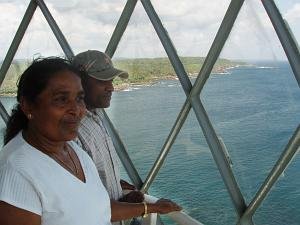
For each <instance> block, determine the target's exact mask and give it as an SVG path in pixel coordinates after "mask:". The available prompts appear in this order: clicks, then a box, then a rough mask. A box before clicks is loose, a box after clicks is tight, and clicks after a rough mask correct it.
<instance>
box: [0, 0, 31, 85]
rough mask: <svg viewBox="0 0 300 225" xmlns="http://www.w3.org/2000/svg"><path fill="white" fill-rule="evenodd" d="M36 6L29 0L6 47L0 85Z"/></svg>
mask: <svg viewBox="0 0 300 225" xmlns="http://www.w3.org/2000/svg"><path fill="white" fill-rule="evenodd" d="M36 7H37V4H36V2H35V1H34V0H32V1H30V3H29V5H28V7H27V9H26V12H25V14H24V17H23V19H22V21H21V23H20V26H19V28H18V30H17V32H16V35H15V37H14V39H13V41H12V43H11V45H10V47H9V49H8V52H7V54H6V56H5V59H4V61H3V63H2V66H1V68H0V85H1V84H2V82H3V80H4V78H5V75H6V73H7V71H8V69H9V67H10V65H11V62H12V61H13V58H14V56H15V54H16V52H17V50H18V47H19V45H20V43H21V41H22V38H23V36H24V34H25V32H26V29H27V27H28V25H29V23H30V21H31V19H32V16H33V14H34V12H35V10H36Z"/></svg>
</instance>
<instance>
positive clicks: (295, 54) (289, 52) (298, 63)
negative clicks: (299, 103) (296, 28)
mask: <svg viewBox="0 0 300 225" xmlns="http://www.w3.org/2000/svg"><path fill="white" fill-rule="evenodd" d="M261 2H262V4H263V6H264V7H265V10H266V11H267V13H268V15H269V18H270V20H271V22H272V24H273V27H274V29H275V31H276V33H277V36H278V38H279V40H280V42H281V45H282V47H283V49H284V51H285V54H286V56H287V58H288V60H289V62H290V65H291V67H292V70H293V72H294V75H295V77H296V80H297V82H298V86H299V87H300V53H299V46H298V44H297V41H296V39H294V37H293V34H292V32H291V30H290V29H289V26H288V24H287V22H285V21H284V20H283V18H282V16H281V14H280V12H279V10H278V8H277V6H276V4H275V3H274V1H273V0H262V1H261Z"/></svg>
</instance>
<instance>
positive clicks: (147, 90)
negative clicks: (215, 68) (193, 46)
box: [0, 62, 300, 225]
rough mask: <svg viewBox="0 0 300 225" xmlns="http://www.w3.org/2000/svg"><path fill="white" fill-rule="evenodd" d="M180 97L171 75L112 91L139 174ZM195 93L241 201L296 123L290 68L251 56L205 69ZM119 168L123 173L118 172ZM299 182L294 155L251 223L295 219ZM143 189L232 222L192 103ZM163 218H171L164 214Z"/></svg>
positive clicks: (298, 217)
mask: <svg viewBox="0 0 300 225" xmlns="http://www.w3.org/2000/svg"><path fill="white" fill-rule="evenodd" d="M194 80H195V79H192V80H191V82H194ZM185 98H186V97H185V93H184V91H183V89H182V87H181V85H180V82H179V81H178V80H167V81H165V80H162V81H159V82H157V83H155V84H152V85H143V86H133V87H131V88H129V89H127V90H124V91H119V92H115V93H114V95H113V98H112V102H111V107H110V108H109V109H108V110H107V112H108V114H109V116H110V118H111V120H112V122H113V124H114V126H115V127H116V128H117V130H118V131H119V134H120V136H121V138H122V140H123V141H124V144H125V146H126V147H127V150H128V152H129V155H130V157H131V159H132V161H133V163H134V165H135V167H136V169H137V171H138V172H139V174H140V176H141V178H142V180H144V179H145V178H146V177H147V175H148V173H149V171H150V169H151V167H152V165H153V163H154V162H155V160H156V158H157V156H158V154H159V152H160V150H161V148H162V146H163V145H164V142H165V140H166V138H167V137H168V135H169V132H170V130H171V127H172V126H173V125H174V123H175V121H176V118H177V116H178V114H179V111H180V109H181V108H182V106H183V104H184V102H185ZM200 99H201V102H202V104H203V106H204V109H205V111H206V113H207V115H208V117H209V119H210V122H211V124H212V126H213V128H214V129H215V131H216V133H217V135H218V136H219V138H221V139H222V140H223V142H224V143H225V145H226V147H227V150H228V153H229V156H230V159H231V161H232V170H233V172H234V175H235V178H236V181H237V182H238V184H239V188H240V189H241V192H242V194H243V196H244V198H245V202H246V204H249V203H250V202H251V200H252V198H253V197H254V196H255V194H256V192H257V191H258V189H259V188H260V186H261V185H262V183H263V182H264V180H265V179H266V177H267V175H268V173H269V172H270V171H271V169H272V167H273V166H274V165H275V163H276V161H277V159H278V157H279V156H280V154H281V153H282V151H283V150H284V148H285V146H286V145H287V143H288V141H289V139H290V138H291V136H292V134H293V133H294V131H295V130H296V128H297V126H298V125H299V121H300V120H299V115H300V91H299V87H298V84H297V81H296V79H295V77H294V75H293V73H292V70H291V68H290V66H289V64H288V63H286V62H276V63H270V62H261V63H258V62H255V63H253V66H243V67H236V68H232V69H230V70H229V71H228V73H227V74H212V75H211V76H210V78H209V79H208V81H207V82H206V84H205V86H204V88H203V90H202V91H201V94H200ZM2 102H3V103H4V105H5V106H6V107H7V108H8V109H11V107H12V106H13V104H14V103H15V99H14V98H2ZM1 123H2V124H0V125H1V126H2V127H4V124H3V122H2V121H1ZM1 141H2V140H1ZM122 174H123V176H124V177H126V174H125V172H124V170H123V172H122ZM299 187H300V159H299V155H296V156H295V157H294V159H293V161H292V162H291V163H290V165H289V167H288V168H287V169H286V170H285V172H284V173H283V174H282V175H281V177H280V179H279V180H278V181H277V182H276V184H275V186H273V188H272V189H271V192H270V194H268V196H267V197H266V199H265V201H264V202H263V204H262V205H260V207H259V208H258V210H257V211H256V213H255V216H254V223H255V224H256V225H260V224H261V225H271V224H272V225H273V224H276V225H299V224H300V213H299V212H300V211H299V208H300V188H299ZM150 194H153V195H155V196H157V197H164V198H170V199H173V200H175V201H176V202H177V203H178V204H180V205H181V206H183V208H184V211H185V212H186V213H188V214H189V215H191V216H192V217H194V218H195V219H197V220H199V221H201V222H202V223H203V224H205V225H220V224H222V225H232V224H236V222H237V216H236V213H235V208H234V206H233V204H232V202H231V198H230V196H229V194H228V192H227V189H226V187H225V185H224V183H223V181H222V178H221V176H220V173H219V171H218V169H217V166H216V163H215V162H214V159H213V157H212V154H211V152H210V148H209V147H208V145H207V142H206V139H205V136H204V135H203V132H202V129H201V126H200V125H199V122H198V120H197V118H196V116H195V113H194V112H193V110H192V109H191V111H190V113H189V115H188V117H187V119H186V121H185V123H184V124H183V127H182V129H181V131H180V132H179V134H178V136H177V138H176V140H175V142H174V144H173V146H172V147H171V149H170V152H169V154H168V156H167V158H166V160H165V162H164V164H163V166H162V168H161V169H160V171H159V173H158V175H157V176H156V178H155V180H154V182H153V183H152V185H151V187H150ZM163 219H164V220H165V221H166V223H167V224H173V223H172V222H171V221H170V220H168V218H167V217H163Z"/></svg>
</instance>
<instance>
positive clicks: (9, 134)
mask: <svg viewBox="0 0 300 225" xmlns="http://www.w3.org/2000/svg"><path fill="white" fill-rule="evenodd" d="M61 71H71V72H73V73H75V74H76V75H78V76H79V77H80V71H79V70H78V69H77V68H76V67H74V66H73V65H72V64H71V62H70V61H69V60H67V59H63V58H60V57H48V58H38V59H35V60H34V61H33V62H32V64H31V65H30V66H29V67H28V68H27V69H26V70H25V71H24V72H23V74H22V75H21V76H20V79H19V81H18V84H17V86H18V91H17V104H16V106H15V107H14V108H13V110H12V113H11V116H10V117H9V120H8V122H7V125H6V130H5V134H4V145H5V144H7V143H8V142H9V141H10V140H11V139H12V138H13V137H15V136H16V135H17V134H18V133H19V131H21V130H23V129H26V128H27V123H28V119H27V117H26V115H25V114H24V112H23V111H22V110H21V106H20V100H21V98H24V99H26V100H27V101H28V102H32V103H35V101H36V99H37V97H38V95H39V94H40V93H41V92H42V91H43V90H44V89H45V88H46V87H47V84H48V81H49V80H50V78H52V77H53V75H55V74H56V73H58V72H61Z"/></svg>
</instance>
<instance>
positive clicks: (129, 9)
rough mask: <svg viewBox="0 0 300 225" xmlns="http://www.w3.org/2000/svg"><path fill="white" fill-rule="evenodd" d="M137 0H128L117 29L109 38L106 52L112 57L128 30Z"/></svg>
mask: <svg viewBox="0 0 300 225" xmlns="http://www.w3.org/2000/svg"><path fill="white" fill-rule="evenodd" d="M136 3H137V0H128V1H127V3H126V5H125V7H124V9H123V12H122V14H121V16H120V18H119V20H118V23H117V25H116V27H115V30H114V32H113V34H112V36H111V38H110V40H109V43H108V45H107V47H106V50H105V53H106V54H108V55H109V56H110V57H112V56H113V55H114V54H115V51H116V49H117V47H118V44H119V42H120V40H121V38H122V36H123V33H124V32H125V30H126V27H127V25H128V23H129V20H130V17H131V15H132V13H133V10H134V8H135V6H136Z"/></svg>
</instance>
